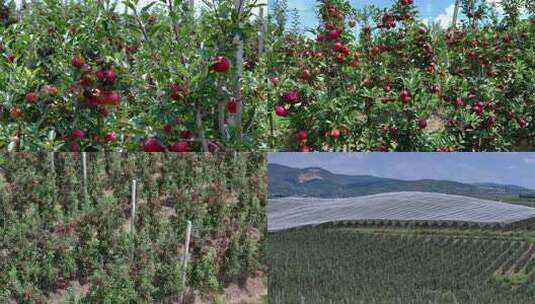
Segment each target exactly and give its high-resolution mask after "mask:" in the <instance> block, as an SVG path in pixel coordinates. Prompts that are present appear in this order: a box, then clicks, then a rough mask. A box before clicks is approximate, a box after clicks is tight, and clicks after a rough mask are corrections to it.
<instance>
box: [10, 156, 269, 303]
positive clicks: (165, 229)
mask: <svg viewBox="0 0 535 304" xmlns="http://www.w3.org/2000/svg"><path fill="white" fill-rule="evenodd" d="M83 163H84V162H83V156H82V153H78V154H71V153H12V154H0V303H66V302H69V301H70V302H77V301H79V302H81V303H179V302H180V297H181V296H182V294H184V297H185V302H182V303H191V302H193V301H195V302H194V303H204V301H206V302H207V303H213V302H217V301H223V302H225V301H228V302H231V301H238V299H236V298H237V297H241V296H242V295H243V298H244V299H245V298H246V297H245V295H247V294H251V293H252V295H250V297H249V296H248V297H249V298H248V301H249V302H248V303H261V301H262V300H261V296H262V294H264V295H265V288H262V284H263V280H265V276H264V275H263V273H264V272H265V263H264V246H265V245H264V241H265V233H264V231H265V228H266V223H265V210H264V206H265V189H266V185H265V179H264V176H265V160H264V156H263V155H262V154H254V153H253V154H218V155H212V154H208V153H207V154H188V155H171V154H148V153H132V154H126V153H99V154H91V153H87V157H86V166H85V167H86V174H87V178H84V174H83V171H84V170H83V167H84V165H83ZM134 179H135V180H136V186H135V188H134V186H133V182H132V180H134ZM86 180H87V182H86ZM134 189H135V191H134ZM132 193H135V194H136V198H135V200H134V199H133V198H132ZM134 201H135V202H136V205H135V206H136V208H134V207H133V206H134V205H133V202H134ZM188 221H190V222H191V225H192V232H191V240H190V242H189V251H188V252H189V253H188V256H189V265H188V266H187V268H184V267H183V259H184V257H185V255H186V249H185V248H186V247H185V246H186V245H185V244H186V243H187V242H186V230H187V226H188V225H187V222H188ZM183 275H185V276H184V277H183ZM183 279H185V282H183V281H182V280H183ZM184 283H185V284H184ZM255 285H257V287H256V288H255V289H254V290H249V289H247V287H252V286H255ZM242 288H243V289H242ZM228 290H232V291H233V292H232V294H229V293H227V292H226V291H228ZM227 296H231V298H227ZM199 301H203V302H199Z"/></svg>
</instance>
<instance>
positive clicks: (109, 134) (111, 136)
mask: <svg viewBox="0 0 535 304" xmlns="http://www.w3.org/2000/svg"><path fill="white" fill-rule="evenodd" d="M116 139H117V134H115V132H107V133H106V135H104V140H105V141H106V142H107V143H111V142H113V141H115V140H116Z"/></svg>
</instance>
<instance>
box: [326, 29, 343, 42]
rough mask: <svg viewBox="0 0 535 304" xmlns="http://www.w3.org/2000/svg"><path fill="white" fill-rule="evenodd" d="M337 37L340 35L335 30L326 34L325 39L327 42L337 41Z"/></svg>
mask: <svg viewBox="0 0 535 304" xmlns="http://www.w3.org/2000/svg"><path fill="white" fill-rule="evenodd" d="M338 37H340V33H339V32H338V30H336V29H333V30H330V31H329V32H328V33H327V39H329V40H336V39H338Z"/></svg>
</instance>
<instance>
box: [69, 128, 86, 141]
mask: <svg viewBox="0 0 535 304" xmlns="http://www.w3.org/2000/svg"><path fill="white" fill-rule="evenodd" d="M84 137H85V133H84V131H82V130H79V129H76V130H72V131H71V139H72V140H77V139H83V138H84Z"/></svg>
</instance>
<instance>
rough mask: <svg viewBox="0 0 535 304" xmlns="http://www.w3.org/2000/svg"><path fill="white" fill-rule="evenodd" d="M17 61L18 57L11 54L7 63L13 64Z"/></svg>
mask: <svg viewBox="0 0 535 304" xmlns="http://www.w3.org/2000/svg"><path fill="white" fill-rule="evenodd" d="M15 59H17V56H15V54H13V53H11V54H9V55H7V62H9V63H13V62H15Z"/></svg>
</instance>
